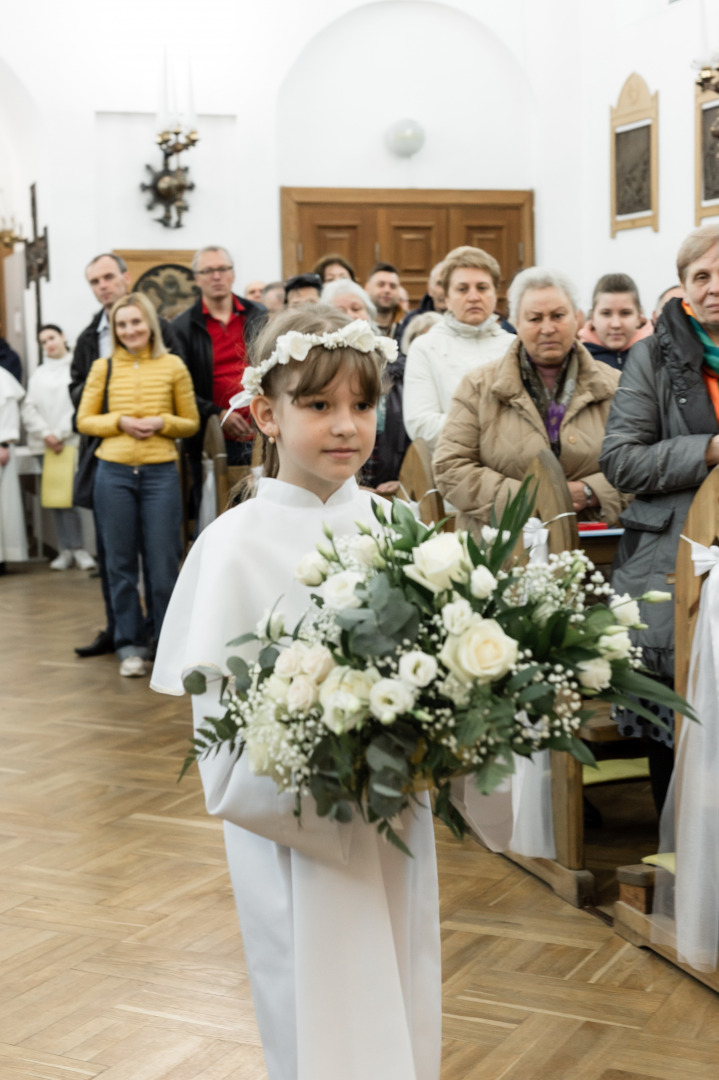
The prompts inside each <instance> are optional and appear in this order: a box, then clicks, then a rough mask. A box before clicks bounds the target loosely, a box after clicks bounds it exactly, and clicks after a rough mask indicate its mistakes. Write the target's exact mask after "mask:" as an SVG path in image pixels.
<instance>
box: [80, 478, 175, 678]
mask: <svg viewBox="0 0 719 1080" xmlns="http://www.w3.org/2000/svg"><path fill="white" fill-rule="evenodd" d="M93 498H94V509H95V519H96V521H97V522H98V524H99V527H100V531H101V533H102V543H103V546H104V549H105V559H106V565H107V578H108V584H109V587H110V598H111V602H112V612H113V615H114V617H115V649H116V651H117V655H118V656H119V657H120V659H121V660H124V658H125V657H126V656H146V655H147V653H148V645H152V644H153V643H154V642H155V641H157V638H158V637H159V634H160V628H161V627H162V620H163V619H164V617H165V611H166V610H167V605H168V604H169V602H170V596H171V595H172V590H173V588H174V585H175V581H176V580H177V574H178V570H179V567H180V559H181V557H182V539H181V528H182V505H181V501H180V479H179V476H178V473H177V466H176V465H175V462H174V461H167V462H163V463H162V464H159V465H139V466H137V467H134V466H132V465H117V464H115V462H112V461H102V460H100V461H98V463H97V472H96V474H95V489H94V495H93ZM140 554H142V558H143V569H144V574H145V591H146V593H147V595H148V597H149V600H150V602H149V603H148V614H151V620H150V626H149V628H148V626H147V624H146V620H145V616H144V614H143V611H142V606H141V604H140V593H139V589H138V585H139V557H140ZM148 636H149V640H148Z"/></svg>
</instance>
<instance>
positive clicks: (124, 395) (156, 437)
mask: <svg viewBox="0 0 719 1080" xmlns="http://www.w3.org/2000/svg"><path fill="white" fill-rule="evenodd" d="M110 335H111V344H112V354H111V356H110V357H109V358H107V357H103V358H100V359H99V360H96V361H95V363H94V364H93V365H92V368H91V369H90V374H89V376H88V379H87V382H86V383H85V389H84V391H83V394H82V400H81V402H80V407H79V409H78V413H77V428H78V431H80V432H81V433H82V434H84V435H94V436H96V437H99V438H100V439H101V440H102V441H101V442H100V445H99V447H98V449H97V451H96V452H95V456H96V457H97V459H98V463H97V472H96V474H95V487H94V505H95V508H96V514H97V520H98V523H99V525H100V528H101V530H102V539H103V542H104V545H105V549H106V552H107V572H108V580H109V584H110V595H111V599H112V609H113V612H114V615H115V650H116V652H117V655H118V657H119V659H120V661H121V663H120V674H121V675H126V676H139V675H144V674H145V672H146V664H145V659H146V657H147V656H148V655H149V654H150V653H151V652H152V651H153V650H154V645H155V642H156V641H157V638H158V636H159V633H160V627H161V626H162V620H163V618H164V615H165V611H166V609H167V605H168V603H169V600H170V595H171V594H172V589H173V587H174V584H175V581H176V579H177V573H178V569H179V565H180V558H181V556H182V546H181V534H180V530H181V525H182V505H181V500H180V481H179V475H178V471H177V465H176V461H177V450H176V449H175V439H187V438H189V437H190V436H191V435H194V434H195V432H196V431H197V430H198V428H199V424H200V419H199V414H198V411H197V404H196V402H195V394H194V390H193V387H192V379H191V378H190V374H189V372H188V370H187V368H186V367H185V365H184V364H183V362H182V360H180V358H179V357H177V356H173V355H172V354H171V353H168V352H167V349H166V348H165V344H164V342H163V340H162V333H161V331H160V326H159V323H158V320H157V314H156V312H155V309H154V307H153V305H152V304H151V303H150V301H149V300H148V299H147V298H146V297H145V296H143V295H142V294H141V293H130V294H129V295H127V296H123V297H122V298H121V299H119V300H118V301H117V302H116V303H115V305H114V307H113V308H112V311H111V312H110ZM140 553H142V562H143V573H144V578H145V593H146V596H147V597H148V603H147V619H146V618H145V616H144V615H143V611H142V606H141V603H140V595H139V557H140ZM148 623H149V625H147V624H148Z"/></svg>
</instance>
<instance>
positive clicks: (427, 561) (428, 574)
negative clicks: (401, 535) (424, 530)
mask: <svg viewBox="0 0 719 1080" xmlns="http://www.w3.org/2000/svg"><path fill="white" fill-rule="evenodd" d="M412 560H413V562H412V564H410V565H409V566H405V567H404V572H405V574H406V575H407V577H409V578H411V579H412V580H413V581H416V582H418V583H419V584H420V585H424V586H425V588H427V589H429V590H430V591H431V592H434V593H438V592H441V591H442V590H443V589H449V588H451V585H452V582H453V581H466V580H467V578H468V577H469V567H468V565H467V555H466V552H465V550H464V546H463V544H462V541H461V540H460V538H459V536H458V535H457V533H440V534H439V536H433V537H432V539H431V540H427V541H426V542H425V543H424V544H419V546H418V547H416V548H415V549H414V550H413V552H412Z"/></svg>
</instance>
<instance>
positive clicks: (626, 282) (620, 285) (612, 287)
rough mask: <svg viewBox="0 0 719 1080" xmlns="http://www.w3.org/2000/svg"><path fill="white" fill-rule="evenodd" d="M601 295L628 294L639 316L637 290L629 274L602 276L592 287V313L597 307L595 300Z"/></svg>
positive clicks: (639, 304) (640, 308) (640, 303)
mask: <svg viewBox="0 0 719 1080" xmlns="http://www.w3.org/2000/svg"><path fill="white" fill-rule="evenodd" d="M603 293H629V294H630V295H631V297H632V299H633V300H634V303H635V305H636V308H637V311H638V312H639V314H640V315H641V313H642V302H641V300H640V299H639V289H638V288H637V285H636V282H635V281H634V278H631V277H630V276H629V274H604V275H603V276H602V277H600V279H599V281H598V282H597V284H596V285H595V286H594V292H593V293H592V311H594V309H595V307H596V306H597V300H598V299H599V297H600V296H602V294H603Z"/></svg>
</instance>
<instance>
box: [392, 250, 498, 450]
mask: <svg viewBox="0 0 719 1080" xmlns="http://www.w3.org/2000/svg"><path fill="white" fill-rule="evenodd" d="M500 273H501V271H500V268H499V263H498V262H497V260H496V259H495V258H493V257H492V256H491V255H489V254H488V253H487V252H486V251H482V249H481V248H475V247H458V248H455V249H454V250H453V251H450V253H449V255H448V256H447V258H446V259H445V260H444V263H443V265H442V274H441V285H442V288H443V289H444V293H445V296H446V300H447V310H446V312H445V313H444V315H443V316H442V320H441V322H439V323H437V325H436V326H433V327H432V329H431V330H429V331H428V332H427V333H426V334H423V335H422V336H421V337H419V338H417V339H416V340H415V341H413V342H412V345H411V346H410V350H409V353H408V355H407V366H406V369H405V376H404V426H405V428H406V429H407V434H408V435H409V437H410V439H424V440H425V442H426V443H427V444H428V446H429V448H430V450H434V447H435V444H436V442H437V439H438V437H439V433H440V431H441V430H442V427H443V426H444V421H445V418H446V416H447V412H448V411H449V406H450V402H451V401H452V397H453V396H454V392H455V390H456V389H457V387H458V386H459V383H460V382H461V380H462V379H463V378H464V376H465V375H467V374H468V373H469V372H470V371H472V370H473V369H474V368H476V367H479V366H480V364H487V363H489V362H490V361H491V360H499V359H500V358H501V357H502V356H504V354H505V353H506V352H507V350H508V348H509V346H510V345H511V343H512V340H513V335H512V334H509V333H507V331H506V330H503V329H502V327H501V326H500V325H499V316H498V315H495V314H494V309H495V306H496V304H497V288H498V287H499V280H500Z"/></svg>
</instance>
